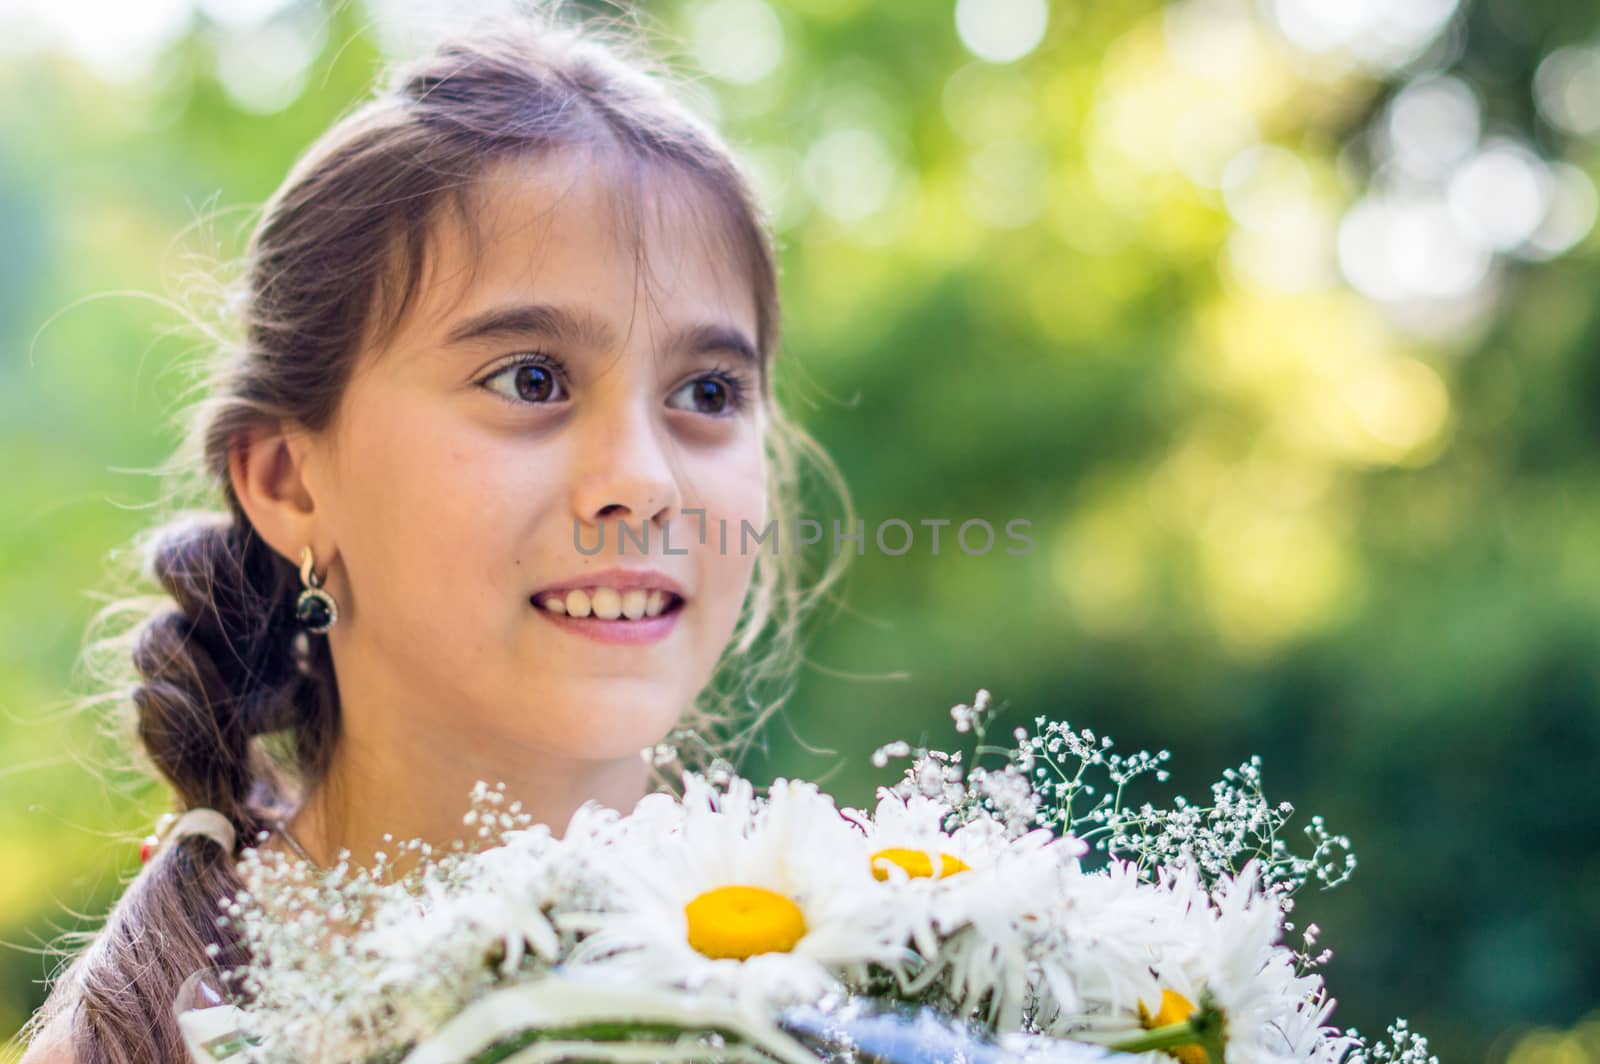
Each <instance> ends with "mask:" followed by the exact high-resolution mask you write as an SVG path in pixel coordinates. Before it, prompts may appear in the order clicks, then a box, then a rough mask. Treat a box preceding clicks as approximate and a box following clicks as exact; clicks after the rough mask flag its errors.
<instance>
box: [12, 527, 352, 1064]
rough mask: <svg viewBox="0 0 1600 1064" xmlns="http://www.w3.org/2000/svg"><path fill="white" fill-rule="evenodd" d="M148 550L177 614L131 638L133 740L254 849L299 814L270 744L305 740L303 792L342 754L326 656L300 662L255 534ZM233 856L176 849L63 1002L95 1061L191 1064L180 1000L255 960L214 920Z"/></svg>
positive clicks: (290, 573) (84, 1051)
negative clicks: (333, 755) (198, 978)
mask: <svg viewBox="0 0 1600 1064" xmlns="http://www.w3.org/2000/svg"><path fill="white" fill-rule="evenodd" d="M148 543H149V546H148V548H147V550H146V555H145V572H146V575H147V576H148V577H150V578H151V579H153V580H154V581H155V582H156V583H157V584H159V585H160V586H161V588H162V589H163V590H165V591H166V592H167V594H168V595H170V596H171V598H172V604H171V605H170V606H168V607H164V608H162V609H159V610H157V611H156V612H155V613H153V614H151V615H150V616H149V617H148V619H146V620H145V621H144V622H143V623H142V624H141V625H140V626H139V627H138V629H137V630H136V631H135V632H134V633H132V635H133V640H132V663H133V665H134V667H135V668H136V669H137V670H138V675H139V683H138V684H137V685H136V686H135V687H134V688H133V691H132V702H133V706H134V709H135V720H134V722H133V723H134V728H135V731H136V733H137V735H138V737H139V739H140V740H141V742H142V744H143V750H144V755H145V756H146V757H147V758H148V759H149V761H150V763H151V764H152V765H153V766H154V767H155V769H156V770H157V771H158V772H159V773H160V774H161V775H162V776H163V777H164V778H165V779H166V780H167V781H168V782H169V783H170V784H171V785H172V788H173V790H174V791H175V794H176V798H177V801H178V804H179V805H180V806H185V807H189V808H193V807H196V806H207V807H210V808H212V809H215V810H217V812H219V813H221V814H222V815H223V816H225V817H227V818H228V820H229V821H230V822H231V823H232V824H233V825H234V829H235V832H236V834H237V837H238V845H239V846H240V847H243V846H252V845H255V844H256V841H257V839H258V838H259V835H260V832H262V831H263V830H266V829H267V828H269V827H270V826H271V825H272V824H274V823H276V822H277V821H278V820H280V819H281V818H282V817H283V816H284V815H285V814H286V813H287V811H288V810H289V808H290V806H291V801H290V791H291V790H292V789H293V788H291V785H290V783H289V782H288V781H287V778H286V777H285V775H284V774H283V772H282V770H281V769H280V767H279V765H278V763H277V761H275V760H274V758H273V757H272V756H270V754H269V752H268V750H267V749H266V748H265V747H264V746H263V745H262V744H261V743H259V742H257V741H256V740H257V738H258V737H259V736H262V735H264V734H266V733H268V732H273V731H277V730H281V729H285V728H292V729H293V731H294V732H295V735H296V747H295V752H294V756H293V758H292V760H294V761H295V762H296V765H295V767H296V769H297V770H298V771H297V775H298V776H299V778H300V780H301V781H304V780H305V779H306V775H305V773H306V772H307V771H310V772H316V771H319V770H320V769H321V768H322V767H323V766H322V765H321V764H319V763H318V762H317V759H315V758H311V759H310V760H308V757H309V754H310V752H313V751H316V750H319V749H325V748H328V747H331V745H332V744H331V743H327V742H325V741H324V740H325V739H326V737H327V736H329V735H331V734H333V732H334V731H335V730H336V728H337V710H336V706H337V702H336V701H334V700H330V698H329V696H330V692H331V691H332V690H333V680H332V666H331V661H330V660H329V659H328V657H327V647H326V643H325V642H323V641H317V650H315V651H313V650H312V649H311V648H310V646H309V645H307V646H303V647H301V648H299V652H298V653H296V652H295V651H296V647H295V642H296V636H297V629H296V626H295V621H294V616H293V608H292V603H293V599H294V595H295V591H296V584H297V581H296V574H295V572H294V570H293V567H292V566H290V565H289V564H288V562H286V561H285V560H284V559H283V558H281V557H280V556H279V555H277V554H276V553H275V552H273V551H272V549H271V548H270V547H268V546H267V545H266V544H265V543H263V542H262V541H261V539H260V538H259V537H258V536H257V535H256V534H255V531H254V529H253V528H252V527H251V526H250V525H249V524H248V522H246V521H244V520H242V519H240V518H238V517H236V516H232V515H229V514H225V513H221V514H218V513H207V514H200V515H191V516H187V517H183V518H180V519H179V520H177V521H174V522H173V523H171V524H168V525H166V526H164V527H162V528H160V529H157V530H156V531H155V532H154V533H153V534H151V538H150V539H149V540H148ZM313 655H315V656H313ZM319 744H321V745H319ZM233 856H234V855H233V854H231V853H224V852H222V849H221V847H220V846H218V845H217V844H216V842H215V841H214V840H213V839H211V838H210V837H208V836H204V835H189V836H183V837H181V838H178V839H176V840H174V841H173V843H172V844H171V845H169V846H167V847H166V848H165V849H164V850H162V851H161V854H160V856H158V857H156V858H155V859H153V860H151V861H150V863H149V864H147V865H146V866H145V867H144V868H143V869H142V870H141V872H140V873H139V875H138V876H137V877H136V878H135V879H134V881H133V882H132V883H131V884H129V886H128V889H127V891H126V892H125V894H124V895H123V898H122V900H121V901H120V902H119V904H118V905H117V906H116V908H115V909H114V910H113V911H112V913H111V914H110V916H109V917H108V918H107V920H106V924H105V926H104V928H103V929H101V931H100V932H99V933H98V934H97V935H96V936H95V938H94V940H93V941H92V943H91V944H90V946H89V948H87V949H85V950H84V951H83V952H82V953H81V954H80V955H79V956H78V957H77V958H76V959H75V960H74V962H73V964H72V966H71V968H70V969H69V970H68V971H67V972H66V973H65V974H64V975H63V976H62V977H61V978H60V980H59V982H60V985H61V987H63V988H66V990H65V992H63V993H59V994H57V995H53V997H52V1000H53V1001H55V1002H57V1005H58V1007H59V1008H67V1007H74V1008H76V1015H75V1018H74V1021H73V1027H74V1038H73V1040H74V1048H75V1050H76V1053H77V1057H78V1059H79V1060H80V1061H83V1062H84V1064H91V1062H92V1064H148V1062H149V1061H151V1060H184V1059H187V1050H186V1049H185V1048H184V1045H183V1040H182V1037H181V1034H180V1032H179V1030H178V1026H177V1020H176V1018H175V1016H174V1015H173V1001H174V998H175V996H176V994H177V992H178V989H179V988H180V987H181V986H182V985H183V982H184V980H186V979H187V978H188V977H189V976H190V975H191V974H193V972H194V971H195V970H196V969H197V968H200V967H204V966H205V965H206V964H215V965H240V964H247V963H249V959H250V958H249V951H248V949H247V947H246V946H245V945H244V943H243V942H242V940H241V939H240V937H239V934H238V932H237V930H236V929H234V928H233V927H231V926H229V925H227V924H225V923H224V924H221V925H219V924H218V923H217V917H218V916H219V915H221V904H222V903H223V902H224V901H225V900H226V899H228V898H231V897H232V896H234V895H236V894H237V893H238V892H239V891H240V890H242V889H243V888H244V883H243V881H242V880H241V879H240V878H239V875H238V872H237V870H236V869H235V867H234V865H233ZM47 1019H48V1017H47V1016H45V1015H43V1014H41V1016H40V1017H38V1018H37V1023H38V1024H42V1022H44V1021H46V1020H47Z"/></svg>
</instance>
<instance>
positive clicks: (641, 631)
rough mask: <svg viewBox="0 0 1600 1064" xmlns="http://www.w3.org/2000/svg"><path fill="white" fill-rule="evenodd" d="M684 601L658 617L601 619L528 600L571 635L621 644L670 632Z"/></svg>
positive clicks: (639, 642) (660, 637)
mask: <svg viewBox="0 0 1600 1064" xmlns="http://www.w3.org/2000/svg"><path fill="white" fill-rule="evenodd" d="M576 586H578V587H583V586H584V585H582V584H578V585H576ZM612 586H615V585H612ZM634 586H636V587H640V586H643V585H638V584H636V585H634ZM569 590H570V589H569ZM686 605H687V603H686V601H685V600H683V599H679V600H678V601H677V602H676V603H675V604H674V605H673V607H672V609H671V610H669V611H668V612H666V613H663V614H661V615H660V616H659V617H640V618H639V619H638V620H637V621H630V620H627V619H626V618H622V617H618V618H617V619H616V620H614V621H604V620H601V619H600V618H598V617H596V616H594V615H593V614H590V615H589V616H587V617H570V616H568V615H567V614H565V613H551V612H550V611H549V610H547V609H545V608H544V607H543V606H541V605H539V604H538V603H536V602H533V601H532V600H529V606H530V608H531V609H532V610H533V611H534V612H535V613H537V614H539V615H540V616H542V617H543V618H544V619H545V620H547V621H549V622H550V623H551V624H553V625H555V626H556V627H557V628H564V629H566V630H567V631H569V632H571V633H573V634H574V635H581V636H583V637H584V638H585V639H592V640H594V641H595V642H597V643H612V644H622V645H625V646H640V645H643V644H646V643H659V642H660V641H661V640H663V639H665V638H666V637H667V636H669V635H671V634H672V630H673V629H674V628H676V627H677V626H678V618H679V616H681V615H682V613H683V611H684V609H685V607H686Z"/></svg>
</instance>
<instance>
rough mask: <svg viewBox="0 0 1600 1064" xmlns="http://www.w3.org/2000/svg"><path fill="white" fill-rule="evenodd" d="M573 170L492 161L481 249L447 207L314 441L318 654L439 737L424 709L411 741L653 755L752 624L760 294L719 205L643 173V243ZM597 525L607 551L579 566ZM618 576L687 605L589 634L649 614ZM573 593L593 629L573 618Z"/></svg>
mask: <svg viewBox="0 0 1600 1064" xmlns="http://www.w3.org/2000/svg"><path fill="white" fill-rule="evenodd" d="M579 155H580V153H576V152H575V153H570V154H567V153H563V156H564V157H563V158H559V159H546V160H543V161H538V162H529V161H526V160H517V161H514V162H508V163H502V164H500V165H498V166H496V167H494V168H492V169H491V170H490V172H489V174H488V175H487V177H486V179H485V180H484V181H483V183H482V185H481V186H480V189H479V191H478V192H477V193H476V194H475V195H476V205H475V206H474V208H473V216H474V219H475V223H476V229H477V233H478V236H479V240H478V242H476V243H475V242H473V241H472V240H471V239H470V238H469V235H468V232H467V230H466V229H465V228H463V226H462V223H461V221H460V219H459V218H458V217H457V216H456V215H455V214H454V212H450V211H444V212H442V213H441V215H440V216H439V219H438V221H437V223H436V225H435V229H434V231H433V233H432V234H431V235H432V243H431V244H430V247H429V253H428V256H427V262H426V268H425V271H424V275H423V278H422V285H421V288H420V289H419V292H418V294H417V302H416V303H415V304H413V306H412V308H411V309H410V310H409V311H408V312H407V315H406V317H405V319H404V320H403V321H402V322H401V325H400V327H399V329H398V331H397V332H396V334H395V335H394V337H393V339H392V340H391V341H389V342H388V343H387V344H386V345H385V346H384V348H383V349H382V350H374V349H370V348H369V349H367V350H364V351H363V352H362V354H361V357H360V358H359V359H358V362H357V365H356V369H355V372H354V374H353V375H352V379H351V381H350V383H349V386H348V391H347V392H346V394H345V397H344V399H343V402H342V405H341V407H340V410H339V414H338V417H337V419H336V421H335V423H334V425H333V426H332V427H331V428H330V429H329V435H330V437H331V438H329V439H327V440H325V441H319V442H318V443H317V444H315V445H314V446H313V452H312V453H313V457H312V458H311V459H310V460H309V461H308V465H307V474H306V475H307V477H308V488H309V490H310V491H311V493H312V494H313V496H314V497H315V498H316V500H317V502H316V505H317V513H318V531H319V533H320V534H322V535H325V536H326V537H327V539H328V541H329V542H331V543H332V544H334V546H335V547H336V549H337V555H338V565H336V566H335V567H334V569H333V577H332V578H330V582H329V583H328V585H327V586H328V587H329V590H330V591H331V592H332V593H333V594H334V596H335V598H336V599H337V600H338V602H339V605H340V620H339V623H338V624H337V625H335V626H334V628H333V629H332V630H331V631H330V633H329V636H328V638H329V639H330V640H331V641H332V652H333V656H334V664H335V669H336V671H337V673H338V676H339V686H340V690H341V696H342V700H343V701H344V702H345V704H346V706H347V707H353V706H360V707H366V708H365V709H363V710H360V711H358V712H367V713H371V714H374V715H375V716H374V717H373V718H372V720H370V721H368V727H369V729H376V728H379V727H381V728H384V729H388V728H401V729H408V728H410V727H411V725H412V723H416V724H418V725H420V724H422V723H423V721H422V719H417V718H412V719H407V718H404V717H402V716H401V710H400V709H399V708H398V707H402V706H403V707H404V710H403V713H404V714H413V715H414V714H420V715H422V718H432V719H431V720H428V721H427V723H429V724H431V725H433V726H434V727H431V728H430V727H421V726H419V727H416V728H415V730H414V731H413V734H414V735H415V736H418V737H422V736H426V735H428V734H430V733H433V734H438V733H439V729H440V728H441V727H442V728H443V729H444V734H449V735H452V736H457V737H463V736H468V735H470V736H481V737H483V741H484V742H487V743H490V744H494V749H495V750H496V751H498V752H501V753H503V754H504V755H505V756H515V754H516V753H518V752H522V753H528V754H534V753H537V754H539V755H541V756H552V757H556V758H567V759H578V760H600V759H613V758H619V757H624V756H629V757H636V756H637V754H638V751H639V750H640V748H641V747H643V746H646V745H648V744H650V743H654V742H657V741H659V740H660V739H661V738H662V737H663V736H664V735H665V734H666V733H667V731H668V730H669V729H670V728H671V727H672V725H673V724H674V723H676V721H677V720H678V718H679V717H680V715H681V714H682V712H683V711H684V710H685V709H686V708H687V707H688V706H689V705H690V703H691V702H692V701H693V699H694V697H695V695H696V694H697V693H698V692H699V691H700V689H701V688H702V687H704V686H705V684H706V683H707V681H708V680H709V678H710V675H711V672H712V670H713V668H714V667H715V665H716V662H717V660H718V658H719V657H720V655H721V653H722V651H723V649H724V647H725V646H726V645H727V643H728V641H729V638H730V636H731V634H732V631H733V628H734V625H735V623H736V622H737V620H738V616H739V611H740V606H741V604H742V602H743V599H744V597H745V593H746V590H747V588H748V586H749V583H750V578H751V571H752V567H753V563H754V560H755V553H754V550H753V549H752V550H750V551H749V552H744V551H741V550H740V549H739V547H738V542H739V539H738V531H739V529H740V528H741V524H740V523H741V521H747V522H749V523H750V524H751V525H752V526H753V528H755V529H761V528H763V527H764V526H765V524H766V519H767V517H766V514H767V501H766V500H767V492H766V489H767V485H766V471H765V462H764V459H763V447H762V439H763V433H764V431H765V425H766V420H765V419H766V414H765V411H764V409H763V408H762V406H761V402H762V400H761V388H760V375H761V372H762V371H761V367H760V366H759V365H758V363H757V362H756V361H755V341H756V311H755V302H754V297H753V294H752V292H751V290H750V284H749V282H748V280H747V279H746V278H744V277H742V276H741V275H740V271H739V269H738V267H737V266H736V260H734V258H733V257H732V256H731V255H730V254H729V253H728V252H727V251H726V250H725V248H726V247H727V245H726V244H725V243H724V242H723V241H721V240H720V239H719V237H718V235H717V234H716V233H715V232H714V231H708V228H709V226H710V225H711V221H710V220H711V219H712V218H713V217H714V215H713V214H712V212H711V210H710V208H709V206H708V205H707V201H706V200H705V199H704V198H697V197H703V196H704V194H703V193H698V192H697V191H696V190H694V189H692V188H690V187H689V186H688V185H687V183H685V182H683V181H681V180H680V181H669V177H668V176H667V175H657V176H653V177H651V178H649V179H647V182H646V187H648V188H651V189H655V190H657V192H656V194H654V195H651V196H650V197H649V202H648V203H645V204H643V205H642V207H643V209H642V210H641V211H640V212H639V223H638V224H639V226H640V227H641V230H642V231H641V232H640V233H639V234H638V237H639V239H638V243H637V244H635V243H634V241H633V240H631V239H630V238H629V234H628V233H627V231H626V230H625V229H624V228H623V226H622V224H621V223H620V222H619V217H620V216H619V214H618V212H617V211H616V210H615V201H614V200H613V198H612V197H613V196H615V195H618V194H619V193H618V192H617V188H618V186H617V184H616V183H614V182H613V181H612V180H611V179H610V177H609V176H608V175H609V174H610V172H611V171H609V170H607V169H606V168H604V167H602V166H597V165H595V164H594V163H593V162H592V161H589V160H586V159H583V158H581V157H578V158H575V157H574V156H579ZM697 207H698V208H699V209H698V210H697V209H696V208H697ZM695 510H701V511H703V512H704V517H703V520H704V522H705V531H706V532H707V533H708V534H706V535H704V536H703V537H702V535H701V527H702V526H701V520H702V519H701V518H700V517H699V516H697V515H695V514H694V513H692V511H695ZM685 511H691V513H688V514H686V513H685ZM324 521H326V524H324V523H323V522H324ZM624 522H625V523H626V525H627V528H628V532H629V534H630V537H631V538H628V539H626V540H623V541H622V542H621V553H620V554H619V540H620V538H621V537H620V536H619V531H620V529H619V523H624ZM722 522H726V525H727V527H728V529H729V532H730V534H729V536H728V547H727V549H726V550H723V549H720V546H719V542H720V536H719V534H718V529H719V528H721V527H722V525H721V523H722ZM646 526H648V529H647V528H646ZM602 529H603V534H604V540H603V544H604V546H603V549H602V550H600V552H599V553H590V554H585V553H583V552H582V551H580V549H579V544H580V543H581V545H582V547H583V548H584V549H585V550H588V551H590V552H593V550H594V548H595V547H596V544H597V543H598V542H601V541H600V538H599V537H600V536H601V535H602ZM664 530H669V531H668V533H667V534H668V535H669V536H670V551H671V552H670V553H667V552H666V550H665V548H666V547H667V546H668V544H667V543H664V542H663V538H662V537H663V531H664ZM646 534H647V535H648V554H646V553H644V552H642V551H641V550H640V548H639V545H638V543H639V540H640V539H641V538H642V537H643V536H645V535H646ZM702 540H703V542H702ZM318 565H319V568H320V567H322V565H323V563H322V562H321V561H320V560H319V562H318ZM615 569H626V570H628V572H629V574H632V575H640V574H650V575H651V576H652V577H656V578H659V579H658V580H657V582H669V583H670V586H671V587H672V588H674V589H676V591H677V592H678V593H679V594H681V596H682V598H681V601H679V602H677V603H676V604H672V603H673V596H671V595H664V596H662V597H661V601H663V602H665V603H667V604H670V605H668V607H667V608H668V612H667V613H666V614H664V615H663V616H662V617H661V618H660V619H658V620H652V619H650V618H649V617H648V616H647V617H645V618H643V619H641V620H629V619H627V618H626V616H624V617H623V618H621V619H618V620H614V621H599V620H596V619H595V616H594V614H598V613H609V612H610V610H611V608H612V607H614V606H617V605H618V604H619V603H620V605H621V607H622V608H623V609H624V610H626V611H627V612H630V613H631V612H637V610H638V607H639V603H640V600H641V599H643V600H644V602H645V605H646V606H647V607H649V608H653V607H654V606H655V605H656V602H655V601H654V600H653V599H652V597H651V596H649V595H648V593H646V594H641V595H629V594H627V591H628V588H629V586H630V583H629V581H628V580H627V579H626V578H625V577H618V576H616V575H611V576H606V575H596V574H600V572H601V571H602V570H615ZM649 582H650V581H647V583H649ZM556 587H560V588H564V589H582V590H583V591H584V592H585V593H586V594H585V595H583V596H577V595H573V594H571V593H570V592H562V593H561V594H559V595H557V594H555V593H554V592H552V591H551V589H552V588H556ZM600 588H607V589H610V590H609V591H598V592H597V589H600ZM618 592H620V594H617V593H618ZM581 598H587V599H588V601H589V604H590V609H591V610H592V611H593V613H591V616H590V617H589V618H587V619H585V620H582V621H578V620H574V619H572V612H576V611H578V610H581V608H582V604H581V601H580V599H581ZM552 599H559V600H560V601H561V602H562V603H563V604H564V605H568V606H571V607H572V612H569V613H568V614H567V615H566V616H561V615H558V614H555V613H553V612H552V611H551V610H550V609H548V608H547V603H549V602H550V601H551V600H552ZM635 626H636V627H635ZM347 719H348V711H347ZM379 722H381V723H379ZM349 724H350V725H351V726H352V727H353V728H354V729H355V731H356V732H357V734H359V732H360V730H361V728H362V722H361V721H360V720H359V719H358V720H352V721H349ZM369 734H372V732H371V731H370V730H369ZM441 754H443V755H444V756H449V755H448V754H444V752H443V751H441Z"/></svg>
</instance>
